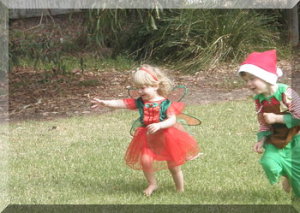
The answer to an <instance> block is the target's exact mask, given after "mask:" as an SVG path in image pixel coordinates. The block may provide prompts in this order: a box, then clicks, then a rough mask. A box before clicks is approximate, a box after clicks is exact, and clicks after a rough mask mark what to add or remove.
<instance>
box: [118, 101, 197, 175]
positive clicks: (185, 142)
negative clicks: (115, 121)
mask: <svg viewBox="0 0 300 213" xmlns="http://www.w3.org/2000/svg"><path fill="white" fill-rule="evenodd" d="M133 100H134V99H133ZM124 101H125V103H126V104H127V106H128V108H131V109H134V103H133V102H132V99H125V100H124ZM182 110H183V104H182V103H172V105H171V106H170V107H169V108H168V110H167V114H169V113H172V114H174V113H175V114H178V113H180V112H181V111H182ZM158 113H159V110H158ZM149 114H150V115H151V116H157V115H156V114H157V112H156V111H155V110H153V109H151V113H147V109H146V108H144V116H145V117H146V116H147V115H149ZM146 119H147V118H146ZM144 120H145V119H144ZM150 120H152V121H154V120H155V119H150ZM152 123H154V122H152ZM148 124H149V123H147V124H146V125H148ZM199 152H200V149H199V146H198V144H197V142H196V140H195V139H194V138H193V137H192V136H191V135H190V134H188V133H187V132H186V131H184V129H183V127H182V125H180V124H179V123H176V124H175V125H174V126H172V127H169V128H166V129H161V130H159V131H157V132H155V133H153V134H149V133H147V128H146V127H138V128H137V129H136V131H135V134H134V136H133V139H132V141H131V143H130V144H129V146H128V149H127V151H126V154H125V161H126V164H127V165H128V166H129V167H131V168H133V169H144V168H143V166H142V159H145V157H146V159H148V160H150V161H151V163H152V169H153V170H154V171H156V170H161V169H166V168H172V167H175V166H179V165H182V164H184V163H185V162H186V161H187V160H189V159H192V158H194V157H195V156H197V155H198V154H199Z"/></svg>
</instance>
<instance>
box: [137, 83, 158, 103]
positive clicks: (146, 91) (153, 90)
mask: <svg viewBox="0 0 300 213" xmlns="http://www.w3.org/2000/svg"><path fill="white" fill-rule="evenodd" d="M157 90H158V87H157V86H140V87H138V93H139V95H140V96H141V97H142V99H143V100H144V101H149V100H151V99H153V98H155V97H157V96H158V94H157Z"/></svg>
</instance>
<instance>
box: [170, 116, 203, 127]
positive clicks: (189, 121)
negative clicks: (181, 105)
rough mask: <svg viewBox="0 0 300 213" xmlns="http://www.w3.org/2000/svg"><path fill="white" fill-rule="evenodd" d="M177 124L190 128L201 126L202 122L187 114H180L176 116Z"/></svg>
mask: <svg viewBox="0 0 300 213" xmlns="http://www.w3.org/2000/svg"><path fill="white" fill-rule="evenodd" d="M176 119H177V122H179V123H181V124H183V125H188V126H198V125H200V124H201V121H200V120H199V119H198V118H196V117H194V116H191V115H188V114H185V113H180V114H178V115H176Z"/></svg>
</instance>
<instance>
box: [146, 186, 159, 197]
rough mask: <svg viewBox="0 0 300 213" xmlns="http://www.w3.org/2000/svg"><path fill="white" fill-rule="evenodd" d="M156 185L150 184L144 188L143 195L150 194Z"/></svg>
mask: <svg viewBox="0 0 300 213" xmlns="http://www.w3.org/2000/svg"><path fill="white" fill-rule="evenodd" d="M157 188H158V187H157V185H155V184H150V185H149V186H148V187H147V188H146V189H145V190H144V195H146V196H150V195H151V194H152V193H153V192H154V191H155V190H156V189H157Z"/></svg>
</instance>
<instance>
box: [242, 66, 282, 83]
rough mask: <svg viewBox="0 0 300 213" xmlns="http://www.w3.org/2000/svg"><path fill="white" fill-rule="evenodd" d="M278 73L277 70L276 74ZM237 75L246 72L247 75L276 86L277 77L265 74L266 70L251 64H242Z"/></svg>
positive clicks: (269, 73)
mask: <svg viewBox="0 0 300 213" xmlns="http://www.w3.org/2000/svg"><path fill="white" fill-rule="evenodd" d="M280 71H281V70H280ZM280 71H278V69H277V73H278V74H279V73H280ZM238 72H239V73H240V72H247V73H250V74H252V75H254V76H256V77H258V78H260V79H262V80H264V81H266V82H268V83H270V84H276V82H277V79H278V76H277V75H275V74H273V73H271V72H267V71H266V70H264V69H262V68H260V67H258V66H255V65H253V64H243V65H241V66H240V68H239V71H238ZM281 74H282V71H281Z"/></svg>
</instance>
